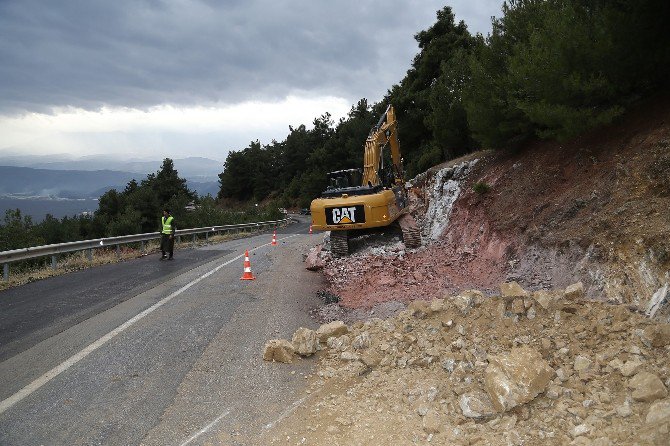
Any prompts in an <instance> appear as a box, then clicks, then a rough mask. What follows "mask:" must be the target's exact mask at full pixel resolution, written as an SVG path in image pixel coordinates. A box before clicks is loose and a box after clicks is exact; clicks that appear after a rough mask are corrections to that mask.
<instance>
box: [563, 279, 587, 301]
mask: <svg viewBox="0 0 670 446" xmlns="http://www.w3.org/2000/svg"><path fill="white" fill-rule="evenodd" d="M563 297H565V298H566V299H569V300H578V299H583V298H584V284H583V283H582V282H577V283H573V284H572V285H569V286H568V287H567V288H566V289H565V291H564V292H563Z"/></svg>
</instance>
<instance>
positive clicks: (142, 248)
mask: <svg viewBox="0 0 670 446" xmlns="http://www.w3.org/2000/svg"><path fill="white" fill-rule="evenodd" d="M140 252H141V253H142V254H144V240H142V241H141V242H140Z"/></svg>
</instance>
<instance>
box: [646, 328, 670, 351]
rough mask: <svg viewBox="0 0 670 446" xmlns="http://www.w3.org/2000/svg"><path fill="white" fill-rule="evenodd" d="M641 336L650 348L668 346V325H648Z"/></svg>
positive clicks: (669, 339)
mask: <svg viewBox="0 0 670 446" xmlns="http://www.w3.org/2000/svg"><path fill="white" fill-rule="evenodd" d="M643 336H644V339H645V340H646V341H648V342H649V344H650V345H651V346H652V347H657V348H659V347H665V346H666V345H670V324H657V325H650V326H649V327H647V328H645V330H644V334H643Z"/></svg>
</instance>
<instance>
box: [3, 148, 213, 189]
mask: <svg viewBox="0 0 670 446" xmlns="http://www.w3.org/2000/svg"><path fill="white" fill-rule="evenodd" d="M173 161H174V166H175V169H177V172H179V176H180V177H182V178H187V179H189V180H191V181H197V182H211V181H218V174H219V173H221V172H222V171H223V162H221V161H217V160H213V159H209V158H203V157H188V158H181V159H174V160H173ZM162 162H163V161H162V160H138V159H125V160H124V159H118V158H113V157H108V156H102V155H90V156H84V157H81V158H72V157H71V156H68V155H10V154H6V153H4V154H3V153H2V152H0V165H1V166H15V167H30V168H33V169H47V170H68V171H73V170H75V171H99V170H108V171H118V172H125V173H128V172H130V173H133V174H141V175H140V177H141V178H144V177H145V176H146V174H148V173H150V172H156V171H158V170H159V169H160V167H161V164H162Z"/></svg>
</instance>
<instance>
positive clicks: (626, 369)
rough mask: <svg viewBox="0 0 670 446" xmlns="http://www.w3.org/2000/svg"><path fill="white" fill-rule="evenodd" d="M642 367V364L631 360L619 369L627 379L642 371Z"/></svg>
mask: <svg viewBox="0 0 670 446" xmlns="http://www.w3.org/2000/svg"><path fill="white" fill-rule="evenodd" d="M642 365H643V364H642V362H640V361H638V360H636V359H631V360H630V361H626V363H625V364H623V365H621V366H620V367H619V371H620V372H621V374H622V375H623V376H625V377H629V376H633V375H635V374H636V373H637V372H638V371H639V370H640V368H641V367H642Z"/></svg>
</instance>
